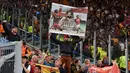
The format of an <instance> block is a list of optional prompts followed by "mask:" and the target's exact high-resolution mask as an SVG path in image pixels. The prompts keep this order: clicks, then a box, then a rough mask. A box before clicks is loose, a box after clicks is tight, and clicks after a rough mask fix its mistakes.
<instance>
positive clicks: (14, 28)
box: [11, 27, 18, 35]
mask: <svg viewBox="0 0 130 73" xmlns="http://www.w3.org/2000/svg"><path fill="white" fill-rule="evenodd" d="M11 32H12V33H13V34H14V35H16V34H17V33H18V28H17V27H12V29H11Z"/></svg>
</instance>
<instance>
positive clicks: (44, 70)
mask: <svg viewBox="0 0 130 73" xmlns="http://www.w3.org/2000/svg"><path fill="white" fill-rule="evenodd" d="M37 65H39V66H41V69H42V73H51V72H55V73H60V72H59V69H58V68H57V67H50V66H45V65H41V64H37Z"/></svg>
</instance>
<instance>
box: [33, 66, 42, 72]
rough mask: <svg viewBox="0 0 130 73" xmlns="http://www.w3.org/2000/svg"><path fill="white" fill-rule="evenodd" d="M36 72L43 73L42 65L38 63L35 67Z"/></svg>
mask: <svg viewBox="0 0 130 73" xmlns="http://www.w3.org/2000/svg"><path fill="white" fill-rule="evenodd" d="M34 73H41V66H39V65H36V66H35V69H34Z"/></svg>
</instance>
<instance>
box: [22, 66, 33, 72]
mask: <svg viewBox="0 0 130 73" xmlns="http://www.w3.org/2000/svg"><path fill="white" fill-rule="evenodd" d="M22 70H23V67H22ZM27 70H29V71H31V66H30V65H29V66H28V68H27Z"/></svg>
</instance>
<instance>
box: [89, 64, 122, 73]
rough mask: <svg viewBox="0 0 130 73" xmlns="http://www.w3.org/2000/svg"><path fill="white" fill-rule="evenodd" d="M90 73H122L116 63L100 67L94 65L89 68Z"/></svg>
mask: <svg viewBox="0 0 130 73" xmlns="http://www.w3.org/2000/svg"><path fill="white" fill-rule="evenodd" d="M89 72H90V73H120V70H119V68H118V66H117V65H116V64H114V65H113V66H108V67H103V68H99V67H96V66H92V67H90V68H89Z"/></svg>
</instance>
